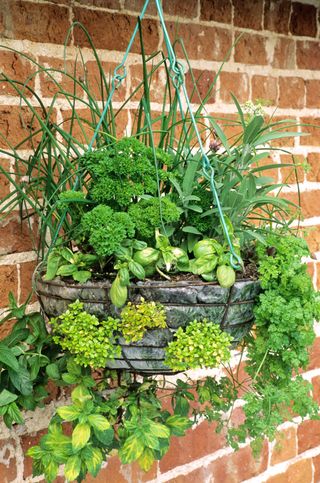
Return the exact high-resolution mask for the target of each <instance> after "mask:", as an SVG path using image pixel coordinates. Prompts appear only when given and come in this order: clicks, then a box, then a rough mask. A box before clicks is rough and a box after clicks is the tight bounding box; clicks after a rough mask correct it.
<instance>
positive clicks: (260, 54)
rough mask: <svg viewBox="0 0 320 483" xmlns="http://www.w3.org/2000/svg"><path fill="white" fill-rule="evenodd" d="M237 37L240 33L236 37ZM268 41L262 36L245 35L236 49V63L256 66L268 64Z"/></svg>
mask: <svg viewBox="0 0 320 483" xmlns="http://www.w3.org/2000/svg"><path fill="white" fill-rule="evenodd" d="M237 35H238V33H237V34H236V37H237ZM266 40H267V39H266V38H265V37H263V36H262V35H255V34H251V33H250V34H247V33H246V34H243V35H242V37H241V39H240V40H239V41H238V43H237V44H236V46H235V48H234V60H235V62H240V63H242V64H255V65H266V64H268V55H267V47H266Z"/></svg>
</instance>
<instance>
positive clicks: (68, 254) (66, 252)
mask: <svg viewBox="0 0 320 483" xmlns="http://www.w3.org/2000/svg"><path fill="white" fill-rule="evenodd" d="M59 254H60V255H61V256H62V257H63V258H64V259H65V260H67V262H69V263H73V262H74V253H73V251H72V250H70V248H67V247H62V248H59Z"/></svg>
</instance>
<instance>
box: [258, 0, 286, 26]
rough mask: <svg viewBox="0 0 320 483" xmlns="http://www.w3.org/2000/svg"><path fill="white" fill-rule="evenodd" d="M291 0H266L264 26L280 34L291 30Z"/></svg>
mask: <svg viewBox="0 0 320 483" xmlns="http://www.w3.org/2000/svg"><path fill="white" fill-rule="evenodd" d="M290 11H291V2H290V0H265V5H264V28H265V30H271V31H272V32H277V33H279V34H287V33H288V32H289V19H290Z"/></svg>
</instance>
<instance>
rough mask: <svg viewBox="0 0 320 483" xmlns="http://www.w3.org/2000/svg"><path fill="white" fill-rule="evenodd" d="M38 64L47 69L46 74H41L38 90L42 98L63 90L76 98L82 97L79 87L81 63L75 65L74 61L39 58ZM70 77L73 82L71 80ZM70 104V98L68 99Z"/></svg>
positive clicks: (81, 90) (82, 71)
mask: <svg viewBox="0 0 320 483" xmlns="http://www.w3.org/2000/svg"><path fill="white" fill-rule="evenodd" d="M39 64H40V65H41V66H42V67H44V68H45V69H48V72H41V73H40V74H39V78H40V88H41V95H42V96H44V97H53V96H54V95H56V94H57V92H58V91H61V90H64V91H66V92H67V93H69V94H72V95H74V90H75V87H76V91H75V94H76V95H77V96H78V97H83V88H82V87H81V86H80V85H79V82H80V81H83V79H84V67H83V65H82V63H81V62H78V63H77V65H75V62H74V61H70V60H67V61H66V62H65V61H64V60H63V59H56V58H54V57H47V56H42V55H41V56H39ZM71 76H72V77H74V78H75V80H72V79H71ZM59 97H65V96H64V94H59ZM69 99H70V101H71V102H72V98H69Z"/></svg>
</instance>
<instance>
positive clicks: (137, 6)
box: [101, 0, 157, 15]
mask: <svg viewBox="0 0 320 483" xmlns="http://www.w3.org/2000/svg"><path fill="white" fill-rule="evenodd" d="M101 1H102V2H103V1H104V0H101ZM144 4H145V0H124V9H125V10H129V11H130V12H138V13H140V12H141V10H142V8H143V5H144ZM146 13H147V14H148V15H157V8H156V2H149V5H148V8H147V10H146Z"/></svg>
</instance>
